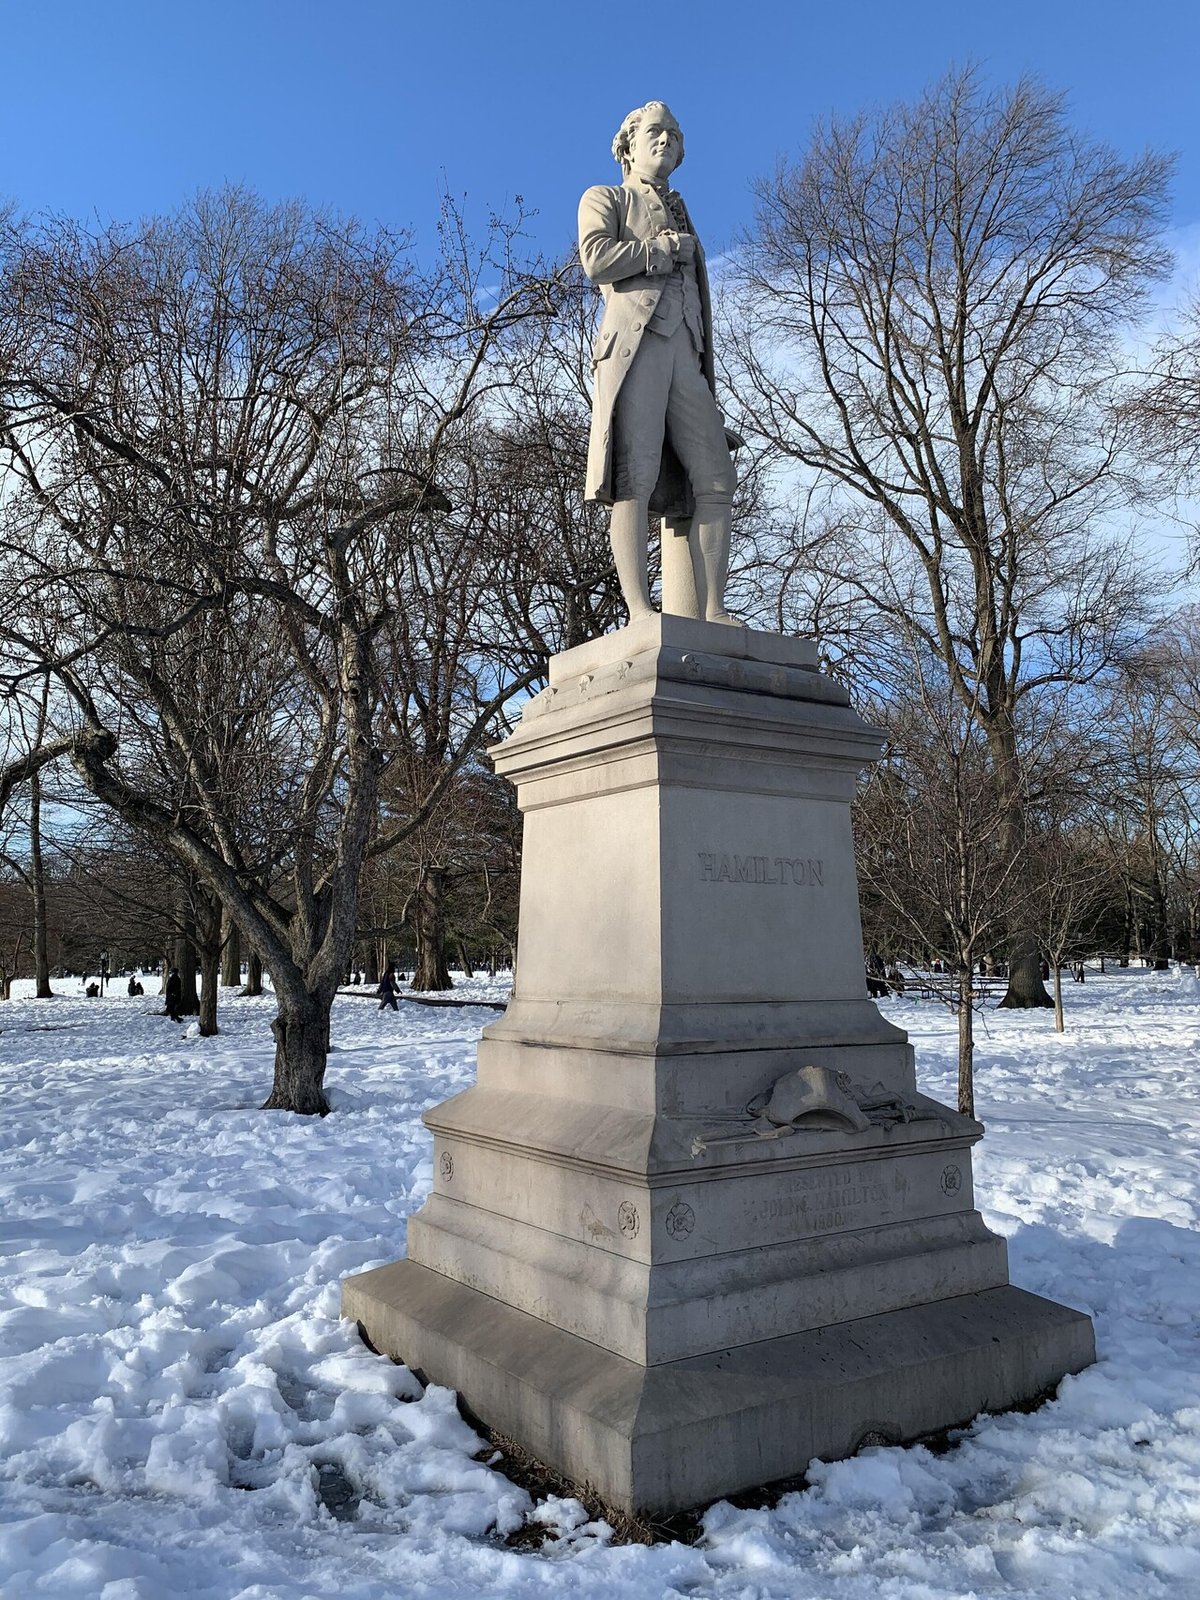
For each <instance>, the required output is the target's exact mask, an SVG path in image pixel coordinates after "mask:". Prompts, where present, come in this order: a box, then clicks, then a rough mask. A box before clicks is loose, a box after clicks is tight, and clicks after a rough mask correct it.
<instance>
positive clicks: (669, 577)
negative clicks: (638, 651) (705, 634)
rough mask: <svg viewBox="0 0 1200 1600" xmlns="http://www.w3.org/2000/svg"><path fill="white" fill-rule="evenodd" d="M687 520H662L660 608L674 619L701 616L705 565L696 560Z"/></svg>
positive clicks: (694, 547) (693, 542)
mask: <svg viewBox="0 0 1200 1600" xmlns="http://www.w3.org/2000/svg"><path fill="white" fill-rule="evenodd" d="M696 550H697V545H696V543H695V541H694V539H693V537H692V519H691V518H690V517H681V518H672V517H664V518H663V524H662V608H663V610H664V611H666V612H669V613H670V615H671V616H673V617H703V616H704V566H703V564H702V563H701V562H700V561H699V560H698V559H696V558H695V557H696Z"/></svg>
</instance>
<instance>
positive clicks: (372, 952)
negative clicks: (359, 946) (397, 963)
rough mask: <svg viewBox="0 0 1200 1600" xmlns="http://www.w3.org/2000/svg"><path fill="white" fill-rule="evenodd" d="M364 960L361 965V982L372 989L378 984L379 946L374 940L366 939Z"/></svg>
mask: <svg viewBox="0 0 1200 1600" xmlns="http://www.w3.org/2000/svg"><path fill="white" fill-rule="evenodd" d="M366 957H367V958H366V960H365V962H364V963H363V982H364V983H369V984H370V985H371V987H372V989H374V988H376V987H377V985H378V983H379V978H380V971H379V945H378V943H377V942H376V941H375V940H374V939H368V941H367V948H366Z"/></svg>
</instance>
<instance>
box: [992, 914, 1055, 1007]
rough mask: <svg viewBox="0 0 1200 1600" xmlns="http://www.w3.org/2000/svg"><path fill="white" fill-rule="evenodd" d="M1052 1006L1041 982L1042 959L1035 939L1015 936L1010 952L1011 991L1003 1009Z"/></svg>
mask: <svg viewBox="0 0 1200 1600" xmlns="http://www.w3.org/2000/svg"><path fill="white" fill-rule="evenodd" d="M1053 1004H1054V1001H1053V1000H1052V999H1051V998H1050V996H1049V995H1048V994H1047V993H1046V985H1045V984H1044V983H1043V982H1042V958H1041V956H1040V955H1039V953H1038V947H1037V942H1036V940H1034V939H1033V938H1032V937H1031V936H1030V935H1029V934H1027V933H1018V934H1016V935H1015V936H1014V938H1013V944H1012V947H1011V949H1010V952H1009V960H1008V988H1007V990H1006V991H1005V995H1004V999H1003V1000H1001V1002H1000V1005H1001V1007H1002V1008H1003V1009H1005V1010H1008V1011H1026V1010H1031V1009H1032V1008H1033V1007H1035V1006H1052V1005H1053Z"/></svg>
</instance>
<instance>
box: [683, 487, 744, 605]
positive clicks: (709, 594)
mask: <svg viewBox="0 0 1200 1600" xmlns="http://www.w3.org/2000/svg"><path fill="white" fill-rule="evenodd" d="M732 523H733V507H732V506H731V505H730V504H729V503H728V502H727V501H719V500H707V499H700V498H697V500H696V514H695V516H694V517H693V518H692V536H691V538H690V539H689V540H688V543H689V544H690V545H691V546H692V560H693V562H694V564H695V565H696V566H697V567H698V568H700V569H701V572H702V574H703V576H702V577H701V576H699V575H698V576H697V580H696V588H697V590H698V591H699V592H700V594H701V595H702V600H703V605H704V612H703V615H704V618H705V621H707V622H729V623H733V624H734V626H735V627H736V626H738V622H737V618H736V617H731V616H730V615H729V613H728V611H726V609H725V582H726V579H727V578H728V577H729V537H730V531H731V527H732ZM701 583H703V589H701Z"/></svg>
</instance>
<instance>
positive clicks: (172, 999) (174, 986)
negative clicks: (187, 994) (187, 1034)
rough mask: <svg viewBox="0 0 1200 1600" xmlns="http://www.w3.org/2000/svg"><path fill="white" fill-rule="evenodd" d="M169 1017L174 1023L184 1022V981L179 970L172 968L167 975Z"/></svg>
mask: <svg viewBox="0 0 1200 1600" xmlns="http://www.w3.org/2000/svg"><path fill="white" fill-rule="evenodd" d="M166 1001H167V1015H168V1016H169V1017H170V1019H171V1021H172V1022H182V1021H183V979H182V978H181V977H180V976H179V968H178V967H172V968H171V970H170V972H168V973H167V987H166Z"/></svg>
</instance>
